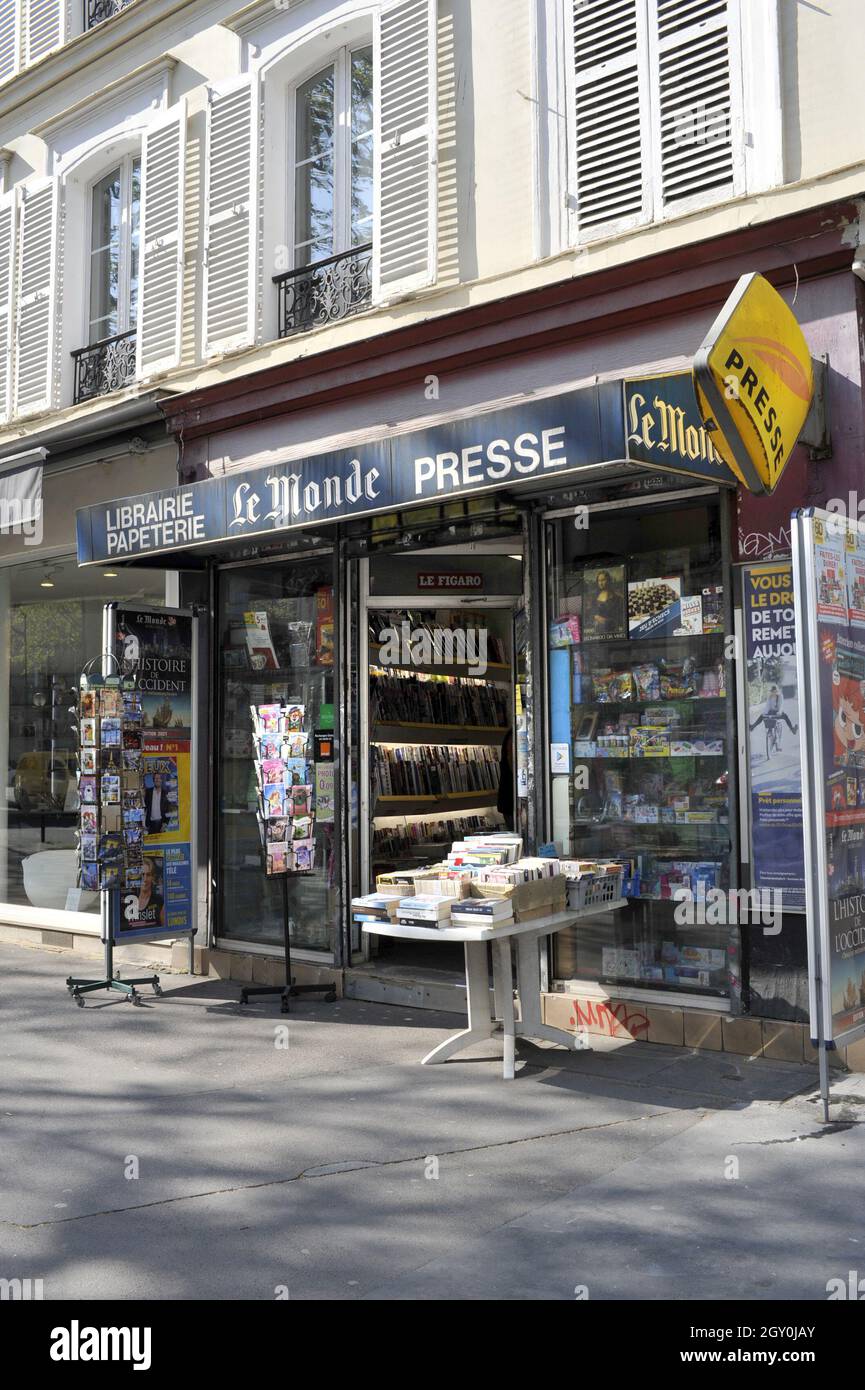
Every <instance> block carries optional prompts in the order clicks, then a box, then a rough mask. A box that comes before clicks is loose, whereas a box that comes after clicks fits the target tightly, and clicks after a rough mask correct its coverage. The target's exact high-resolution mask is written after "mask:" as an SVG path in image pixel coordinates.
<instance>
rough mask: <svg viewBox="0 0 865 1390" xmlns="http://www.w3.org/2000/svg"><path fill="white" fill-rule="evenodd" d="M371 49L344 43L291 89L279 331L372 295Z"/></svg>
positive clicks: (351, 307)
mask: <svg viewBox="0 0 865 1390" xmlns="http://www.w3.org/2000/svg"><path fill="white" fill-rule="evenodd" d="M374 141H375V132H374V127H373V54H372V48H371V47H369V46H364V47H360V48H353V49H348V48H345V49H342V50H340V52H339V53H338V54H337V55H336V57H335V59H334V61H333V62H332V63H329V64H328V65H327V66H326V67H324V68H322V69H321V70H320V71H319V72H317V73H315V74H314V75H313V76H312V77H310V78H308V79H307V80H306V81H305V82H303V83H301V84H300V85H299V86H298V87H297V89H296V92H295V96H294V141H293V160H292V166H293V167H292V169H291V175H292V178H291V188H292V198H293V228H292V238H291V242H290V246H291V251H292V268H291V269H290V270H287V271H285V272H284V273H282V274H280V275H276V276H274V284H275V285H276V287H277V293H278V295H279V320H278V321H279V336H280V337H281V338H287V337H290V336H291V335H292V334H293V333H302V332H304V331H306V330H307V329H310V328H317V327H319V326H320V325H322V324H327V323H334V322H336V321H337V320H339V319H344V318H347V317H349V316H350V315H351V314H355V313H358V312H359V311H360V310H361V309H365V308H367V306H368V305H369V304H370V303H371V301H372V255H373V246H372V221H373V152H374Z"/></svg>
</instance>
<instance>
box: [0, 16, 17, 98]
mask: <svg viewBox="0 0 865 1390" xmlns="http://www.w3.org/2000/svg"><path fill="white" fill-rule="evenodd" d="M20 63H21V26H20V24H19V23H18V0H0V82H5V80H6V78H7V77H11V76H12V75H13V73H15V72H17V71H18V68H19V66H20Z"/></svg>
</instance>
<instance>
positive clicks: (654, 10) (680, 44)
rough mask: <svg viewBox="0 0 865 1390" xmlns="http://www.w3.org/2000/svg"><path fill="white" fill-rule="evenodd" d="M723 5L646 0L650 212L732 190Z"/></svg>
mask: <svg viewBox="0 0 865 1390" xmlns="http://www.w3.org/2000/svg"><path fill="white" fill-rule="evenodd" d="M730 9H731V6H729V5H728V3H727V0H649V23H650V33H651V35H652V49H653V52H652V62H651V67H652V73H653V84H654V91H653V145H654V152H655V156H654V159H655V186H656V190H657V202H658V206H657V209H656V215H657V216H660V215H661V214H662V212H670V211H676V210H678V208H679V207H680V206H682V205H688V204H694V203H696V204H699V203H701V202H704V201H719V200H721V199H722V198H723V197H724V196H725V195H727V196H730V195H732V194H733V193H735V192H738V191H739V187H740V172H741V157H742V140H741V114H740V102H739V98H738V87H739V77H738V71H736V72H735V73H734V66H735V67H736V69H737V68H738V65H734V64H733V63H731V42H730V39H731V35H730V32H729V30H730V23H731V16H730V14H729V13H728V11H729V10H730Z"/></svg>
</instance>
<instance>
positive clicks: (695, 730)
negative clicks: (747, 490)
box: [548, 501, 738, 996]
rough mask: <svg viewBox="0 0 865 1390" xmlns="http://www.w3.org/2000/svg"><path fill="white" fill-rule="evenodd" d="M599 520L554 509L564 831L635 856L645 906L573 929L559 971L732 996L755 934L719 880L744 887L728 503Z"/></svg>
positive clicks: (552, 714)
mask: <svg viewBox="0 0 865 1390" xmlns="http://www.w3.org/2000/svg"><path fill="white" fill-rule="evenodd" d="M581 520H584V517H583V518H577V519H576V520H575V518H574V517H569V518H567V519H561V520H555V521H551V522H549V523H548V559H549V591H548V615H549V692H550V695H549V698H550V708H549V727H550V742H551V748H550V754H551V758H550V765H551V783H552V785H551V811H552V829H553V838H554V840H555V842H556V844H557V846H558V847H559V850H560V853H561V854H562V856H563V857H564V858H566V859H569V860H573V861H577V863H578V865H581V866H583V867H584V868H585V869H586V871H589V870H590V868H591V866H592V864H594V863H597V862H598V861H599V860H605V861H610V860H613V861H614V862H619V863H621V865H622V867H623V871H624V876H623V884H624V888H623V895H624V897H625V899H626V902H627V905H626V906H625V907H623V908H621V909H619V910H618V911H616V912H614V913H612V914H610V915H606V916H603V917H599V918H598V919H597V921H596V922H592V920H591V919H588V920H587V921H586V922H585V923H581V924H580V926H579V928H574V929H572V930H570V931H567V932H562V933H560V934H559V935H558V936H557V937H556V938H555V943H556V944H555V958H554V965H553V968H554V974H555V976H556V978H557V979H559V980H587V981H594V982H597V983H600V984H603V985H604V986H607V987H610V988H613V987H617V988H631V989H635V988H638V989H640V990H646V989H649V990H662V991H670V990H674V991H677V992H680V993H686V994H702V995H714V996H726V995H728V994H729V990H730V980H731V974H732V975H736V974H738V971H737V968H736V956H737V951H738V936H737V932H736V930H735V929H731V928H730V927H729V926H728V925H727V924H726V921H725V918H726V913H725V912H723V911H722V910H721V909H720V907H719V904H720V903H721V902H722V901H723V900H722V898H721V894H720V893H717V892H713V891H711V890H722V892H724V893H726V890H728V889H730V888H731V887H735V886H736V885H735V883H734V882H733V874H734V871H733V867H732V866H733V863H734V860H733V854H732V850H733V844H732V840H731V820H732V816H731V811H730V759H731V757H732V756H733V753H734V745H733V743H732V738H731V733H732V727H731V718H732V715H731V708H732V705H731V699H730V694H731V681H732V672H731V666H730V662H729V661H728V659H727V651H726V644H725V633H726V613H727V599H728V596H727V594H726V592H725V583H726V581H725V577H724V553H723V552H724V547H723V545H722V533H721V524H722V523H721V508H720V505H719V504H718V503H717V502H714V501H706V502H702V501H700V502H685V503H683V502H680V503H678V504H675V503H671V504H670V505H668V506H658V505H655V506H653V507H652V508H648V509H640V508H631V509H627V508H622V509H616V510H603V509H601V510H600V511H598V512H597V513H596V512H594V511H592V512H590V513H589V524H588V526H585V525H581V524H580V521H581ZM687 895H690V898H691V900H692V901H691V902H690V903H689V902H688V901H687Z"/></svg>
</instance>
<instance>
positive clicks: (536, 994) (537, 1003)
mask: <svg viewBox="0 0 865 1390" xmlns="http://www.w3.org/2000/svg"><path fill="white" fill-rule="evenodd" d="M516 941H517V972H518V978H519V994H520V1021H519V1023H518V1024H517V1029H516V1031H517V1036H518V1037H521V1038H542V1039H543V1040H544V1041H545V1042H554V1043H560V1044H561V1046H562V1047H567V1048H568V1049H569V1050H570V1051H571V1052H573V1051H575V1050H577V1049H579V1048H581V1047H583V1045H584V1044H583V1042H582V1040H581V1039H580V1038H579V1036H577V1037H575V1036H574V1034H573V1033H568V1032H566V1031H565V1029H564V1028H553V1027H552V1025H551V1024H549V1023H542V1022H541V961H540V947H541V939H540V937H539V936H535V935H534V933H531V932H527V933H525V934H524V935H521V936H518V937H517V938H516Z"/></svg>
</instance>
